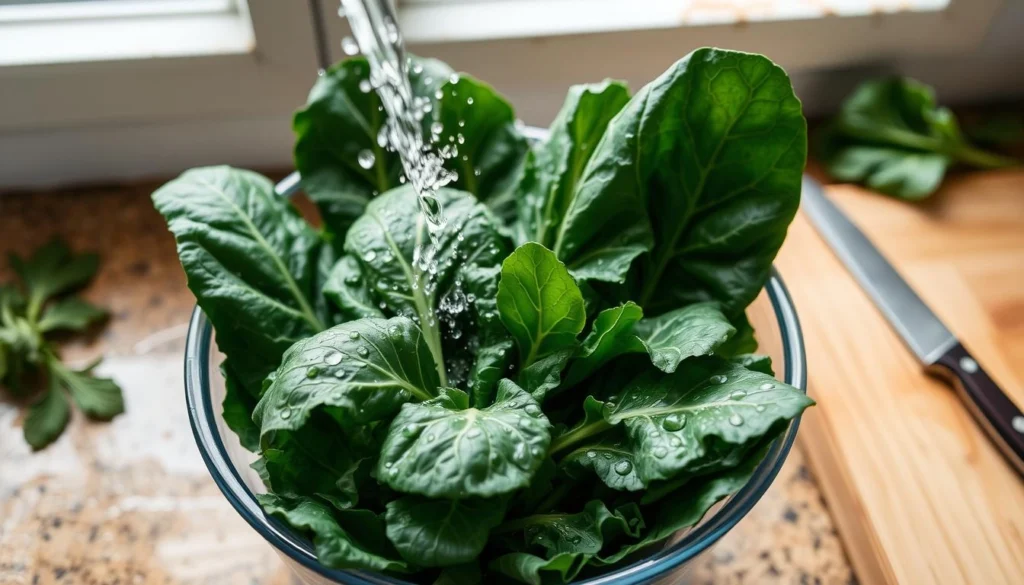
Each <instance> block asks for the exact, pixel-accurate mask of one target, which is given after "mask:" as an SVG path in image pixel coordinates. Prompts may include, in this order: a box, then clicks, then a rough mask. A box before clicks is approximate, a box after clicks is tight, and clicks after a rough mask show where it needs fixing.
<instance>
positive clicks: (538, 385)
mask: <svg viewBox="0 0 1024 585" xmlns="http://www.w3.org/2000/svg"><path fill="white" fill-rule="evenodd" d="M576 351H577V346H576V344H575V342H574V343H573V344H571V345H569V346H567V347H564V348H562V349H559V350H557V351H555V352H554V353H552V354H550V355H548V356H545V357H543V358H540V359H539V360H537V361H535V362H533V363H532V364H530V365H528V366H526V367H525V368H523V369H522V370H520V371H519V382H520V383H521V384H522V385H523V388H524V389H526V391H527V392H529V393H530V394H531V395H532V396H533V397H534V398H535V399H536V400H537V402H544V398H545V397H546V396H547V394H548V393H549V392H551V391H552V390H554V389H556V388H558V386H559V385H560V384H561V383H562V371H563V370H565V366H566V364H568V363H569V359H570V358H572V356H573V355H574V354H575V353H576Z"/></svg>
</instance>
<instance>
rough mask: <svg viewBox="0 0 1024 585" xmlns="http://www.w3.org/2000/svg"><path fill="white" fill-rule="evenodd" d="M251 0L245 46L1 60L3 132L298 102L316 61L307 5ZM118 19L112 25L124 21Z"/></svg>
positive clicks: (236, 113) (267, 108) (252, 110)
mask: <svg viewBox="0 0 1024 585" xmlns="http://www.w3.org/2000/svg"><path fill="white" fill-rule="evenodd" d="M247 4H248V14H247V15H243V16H244V17H245V18H246V19H249V18H251V23H252V33H253V39H254V41H255V42H249V43H247V45H246V46H244V47H238V48H235V49H231V50H223V51H209V50H207V51H200V52H195V51H187V52H185V53H184V54H179V55H175V54H158V55H157V56H154V57H151V58H138V57H136V56H129V57H116V56H113V55H112V56H110V57H109V58H102V59H98V60H92V61H83V62H72V63H69V62H63V63H33V64H24V65H8V66H3V67H0V94H2V95H3V96H4V107H3V108H2V109H0V133H3V134H6V133H12V132H28V131H36V132H38V131H46V130H51V129H57V128H68V127H76V126H84V125H88V126H103V125H111V124H116V125H127V124H157V123H161V122H172V121H176V120H177V121H181V120H197V119H204V118H221V117H234V118H242V117H247V116H248V117H253V116H262V115H273V114H278V115H280V114H281V113H283V112H288V111H291V110H292V109H294V108H295V106H296V105H297V104H300V103H302V101H304V99H305V94H306V92H307V91H308V89H309V87H310V85H311V84H312V81H313V79H314V78H315V76H316V70H317V61H316V54H315V47H314V42H313V40H312V32H311V28H310V22H311V20H310V16H311V15H310V12H309V7H308V4H307V3H306V2H295V1H289V2H281V1H280V0H249V1H248V3H247ZM168 18H171V19H172V20H173V17H168ZM184 18H194V19H197V20H201V19H204V18H206V19H210V18H213V19H216V18H222V16H221V15H206V16H203V15H198V16H194V17H184ZM116 20H117V19H112V21H111V22H110V23H109V24H111V26H115V27H116V26H118V25H119V24H120V23H117V22H115V21H116ZM207 23H209V21H207ZM114 30H116V29H114ZM202 30H203V29H202V28H201V27H200V28H198V29H196V32H197V34H198V33H199V32H201V31H202ZM207 30H209V29H207Z"/></svg>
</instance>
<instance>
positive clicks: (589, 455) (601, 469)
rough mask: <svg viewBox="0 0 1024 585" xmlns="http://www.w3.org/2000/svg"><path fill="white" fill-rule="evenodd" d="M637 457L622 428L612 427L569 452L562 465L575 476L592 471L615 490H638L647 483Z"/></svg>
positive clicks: (579, 477)
mask: <svg viewBox="0 0 1024 585" xmlns="http://www.w3.org/2000/svg"><path fill="white" fill-rule="evenodd" d="M636 457H637V454H636V453H635V452H634V451H633V447H632V446H631V445H630V444H629V443H628V441H627V439H626V437H625V434H624V433H623V432H622V431H609V432H606V433H604V434H602V435H601V436H600V437H598V438H597V440H595V441H593V442H589V443H585V444H583V445H581V446H580V447H578V448H576V449H574V450H572V451H570V452H569V453H567V454H566V455H565V457H563V458H562V462H561V469H562V470H563V471H565V473H566V474H567V475H569V477H572V478H575V479H583V478H585V477H588V473H592V474H595V475H597V477H598V478H599V479H600V480H601V481H603V482H604V484H605V485H607V486H608V487H610V488H612V489H614V490H621V491H631V492H635V491H639V490H642V489H644V488H645V487H646V484H645V483H644V482H643V481H642V480H641V479H640V477H639V476H638V475H637V474H636Z"/></svg>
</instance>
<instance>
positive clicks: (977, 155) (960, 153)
mask: <svg viewBox="0 0 1024 585" xmlns="http://www.w3.org/2000/svg"><path fill="white" fill-rule="evenodd" d="M953 157H954V158H956V159H957V160H958V161H960V162H962V163H966V164H969V165H972V166H975V167H979V168H982V169H1002V168H1007V167H1015V166H1018V165H1020V162H1018V161H1017V160H1016V159H1013V158H1010V157H1008V156H1002V155H999V154H995V153H992V152H987V151H984V150H981V149H980V148H976V147H974V146H971V145H970V144H963V145H961V146H960V147H959V148H957V149H956V150H955V151H953Z"/></svg>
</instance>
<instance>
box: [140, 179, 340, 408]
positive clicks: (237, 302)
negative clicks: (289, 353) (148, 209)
mask: <svg viewBox="0 0 1024 585" xmlns="http://www.w3.org/2000/svg"><path fill="white" fill-rule="evenodd" d="M153 202H154V204H155V205H156V208H157V210H158V211H159V212H160V213H161V214H163V216H164V218H165V219H166V220H167V223H168V226H169V227H170V230H171V232H173V233H174V237H175V239H176V240H177V242H178V256H179V257H180V258H181V263H182V266H183V267H184V268H185V274H186V275H187V276H188V286H189V288H190V289H192V292H193V293H194V294H195V296H196V300H197V302H198V303H199V306H200V307H202V309H203V311H204V312H205V313H206V316H207V317H209V319H210V321H211V322H212V323H213V326H214V329H215V331H216V335H217V344H218V346H219V347H220V349H221V351H223V352H224V353H225V354H226V355H227V356H228V357H229V358H230V359H231V360H232V366H233V368H234V371H235V372H236V373H237V374H238V382H239V383H240V384H241V385H242V387H243V388H245V390H246V392H248V393H249V394H251V395H252V396H258V395H259V391H260V387H261V384H262V382H263V379H264V378H265V377H266V376H267V374H269V373H270V372H272V371H274V369H275V368H276V367H277V365H278V364H279V363H280V361H281V355H282V354H283V353H284V351H285V350H286V349H288V347H289V346H290V345H292V344H293V343H295V342H296V341H298V340H300V339H304V338H306V337H308V336H310V335H312V334H314V333H316V332H318V331H320V330H322V329H323V328H324V323H322V322H321V321H320V319H319V318H318V317H317V315H316V314H315V312H314V310H313V303H312V302H311V301H310V299H311V298H312V297H313V296H314V294H317V293H319V291H318V290H315V288H316V287H315V279H314V272H315V270H316V265H315V261H316V258H317V249H318V247H319V246H321V245H322V244H321V241H320V238H319V236H318V235H317V234H316V232H314V231H313V229H312V228H310V227H309V225H307V224H306V222H305V221H304V220H303V219H302V218H301V217H300V216H299V214H298V212H297V211H296V210H295V209H294V208H293V207H292V206H291V204H290V203H288V201H287V200H285V199H283V198H282V197H280V196H278V195H277V194H276V193H274V186H273V184H272V183H271V182H270V181H269V180H267V179H266V178H265V177H262V176H260V175H257V174H255V173H251V172H248V171H241V170H237V169H232V168H229V167H206V168H201V169H193V170H191V171H188V172H186V173H185V174H183V175H182V176H181V177H179V178H177V179H175V180H173V181H171V182H170V183H167V184H166V185H164V186H163V187H161V188H160V189H159V190H158V191H157V192H156V193H154V194H153Z"/></svg>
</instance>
